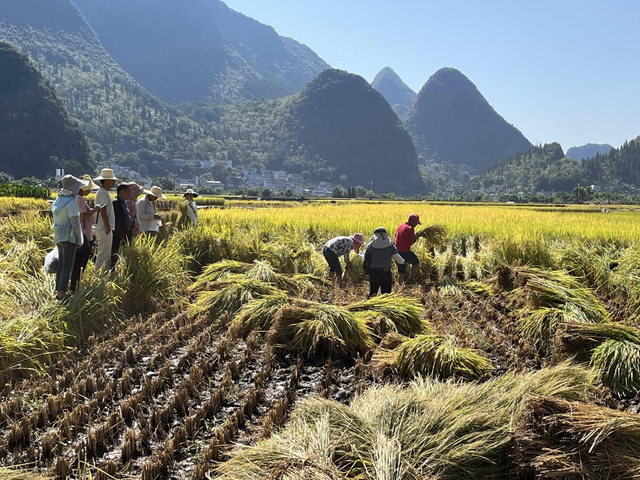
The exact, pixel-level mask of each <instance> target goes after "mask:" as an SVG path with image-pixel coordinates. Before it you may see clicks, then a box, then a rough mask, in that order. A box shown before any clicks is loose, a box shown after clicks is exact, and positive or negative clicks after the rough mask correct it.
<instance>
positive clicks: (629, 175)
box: [584, 137, 640, 188]
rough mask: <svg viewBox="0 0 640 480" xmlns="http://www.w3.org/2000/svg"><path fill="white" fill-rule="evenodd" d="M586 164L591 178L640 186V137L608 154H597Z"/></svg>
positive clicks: (607, 182)
mask: <svg viewBox="0 0 640 480" xmlns="http://www.w3.org/2000/svg"><path fill="white" fill-rule="evenodd" d="M584 166H585V168H586V170H587V172H588V174H589V176H590V178H591V179H592V180H593V181H594V182H596V183H601V184H603V185H607V186H611V187H615V186H620V187H626V186H633V187H635V188H638V187H640V137H637V138H635V139H634V140H630V141H628V142H625V143H624V144H623V145H622V146H621V147H620V148H614V149H613V150H611V151H610V152H609V153H607V154H597V155H596V156H595V157H594V158H592V159H589V160H586V161H585V162H584Z"/></svg>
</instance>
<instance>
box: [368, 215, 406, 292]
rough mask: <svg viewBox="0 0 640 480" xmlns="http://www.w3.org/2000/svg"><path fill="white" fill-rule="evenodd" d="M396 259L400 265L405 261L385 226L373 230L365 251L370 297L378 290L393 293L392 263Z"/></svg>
mask: <svg viewBox="0 0 640 480" xmlns="http://www.w3.org/2000/svg"><path fill="white" fill-rule="evenodd" d="M392 260H395V261H396V262H397V263H399V264H400V265H404V263H405V261H404V258H402V257H401V256H400V255H399V254H398V250H397V249H396V247H395V245H394V244H393V242H392V241H391V239H390V238H389V235H388V234H387V230H386V229H385V228H384V227H378V228H376V229H375V231H374V232H373V236H372V237H371V241H370V242H369V245H367V249H366V250H365V252H364V261H363V265H366V266H367V269H366V272H367V273H368V274H369V298H371V297H373V296H374V295H377V294H378V291H381V292H382V293H383V294H384V293H391V288H392V286H393V279H392V277H391V263H392Z"/></svg>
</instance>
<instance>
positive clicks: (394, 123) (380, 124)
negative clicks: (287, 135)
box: [290, 70, 424, 193]
mask: <svg viewBox="0 0 640 480" xmlns="http://www.w3.org/2000/svg"><path fill="white" fill-rule="evenodd" d="M290 125H291V127H292V131H293V132H294V134H295V135H296V139H297V142H298V144H299V145H304V146H305V147H306V149H307V152H308V153H310V154H312V155H318V156H320V157H322V158H323V159H324V160H325V161H326V162H327V163H328V165H329V166H330V167H333V168H335V169H336V171H337V172H338V173H340V174H341V175H346V177H347V179H348V184H350V185H365V186H366V185H368V184H369V182H371V181H373V184H374V187H375V189H376V190H377V191H382V192H387V191H395V192H402V193H417V192H419V191H423V189H424V185H423V182H422V179H421V178H420V175H419V173H418V164H417V158H416V153H415V148H414V146H413V144H412V142H411V138H410V137H409V134H408V132H407V131H406V129H405V128H404V126H403V125H402V122H400V120H399V119H398V117H397V115H396V114H395V113H394V111H393V110H392V109H391V108H390V106H389V104H388V103H387V102H386V100H385V99H384V98H383V97H382V95H381V94H380V93H379V92H378V91H376V90H374V89H373V88H372V87H371V85H369V83H368V82H367V81H366V80H365V79H363V78H362V77H360V76H358V75H353V74H350V73H347V72H344V71H341V70H325V71H324V72H322V73H321V74H320V75H318V77H316V79H314V80H313V81H312V82H311V83H309V84H308V85H307V86H306V87H305V88H303V89H302V91H301V92H300V93H299V94H298V95H297V97H296V98H295V99H294V101H293V102H292V105H291V117H290Z"/></svg>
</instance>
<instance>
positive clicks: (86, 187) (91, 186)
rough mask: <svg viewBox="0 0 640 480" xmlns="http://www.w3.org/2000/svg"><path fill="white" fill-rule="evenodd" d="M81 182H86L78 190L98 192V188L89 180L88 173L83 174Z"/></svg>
mask: <svg viewBox="0 0 640 480" xmlns="http://www.w3.org/2000/svg"><path fill="white" fill-rule="evenodd" d="M80 178H82V180H84V181H85V182H87V185H85V186H83V187H80V190H87V189H88V190H98V189H99V188H100V186H99V185H96V184H95V183H93V180H91V175H89V174H88V173H85V174H84V175H82V177H80Z"/></svg>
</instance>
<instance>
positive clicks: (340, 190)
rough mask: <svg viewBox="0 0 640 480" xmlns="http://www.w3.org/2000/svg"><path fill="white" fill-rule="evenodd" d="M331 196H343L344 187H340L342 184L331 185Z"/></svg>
mask: <svg viewBox="0 0 640 480" xmlns="http://www.w3.org/2000/svg"><path fill="white" fill-rule="evenodd" d="M331 196H332V197H333V198H344V196H345V191H344V188H342V185H336V186H335V187H333V190H331Z"/></svg>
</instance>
